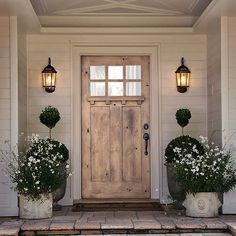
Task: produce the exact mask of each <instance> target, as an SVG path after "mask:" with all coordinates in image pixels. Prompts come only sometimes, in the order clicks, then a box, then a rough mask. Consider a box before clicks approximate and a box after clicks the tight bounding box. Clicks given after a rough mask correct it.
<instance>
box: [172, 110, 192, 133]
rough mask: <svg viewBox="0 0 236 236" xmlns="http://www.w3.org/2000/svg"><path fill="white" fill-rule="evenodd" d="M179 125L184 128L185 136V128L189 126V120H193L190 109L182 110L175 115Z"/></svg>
mask: <svg viewBox="0 0 236 236" xmlns="http://www.w3.org/2000/svg"><path fill="white" fill-rule="evenodd" d="M175 117H176V120H177V123H178V124H179V125H180V126H181V128H182V135H184V127H185V126H186V125H188V123H189V120H190V118H191V112H190V110H189V109H186V108H182V109H179V110H177V112H176V114H175Z"/></svg>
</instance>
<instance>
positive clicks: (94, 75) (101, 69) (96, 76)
mask: <svg viewBox="0 0 236 236" xmlns="http://www.w3.org/2000/svg"><path fill="white" fill-rule="evenodd" d="M90 79H91V80H105V66H90Z"/></svg>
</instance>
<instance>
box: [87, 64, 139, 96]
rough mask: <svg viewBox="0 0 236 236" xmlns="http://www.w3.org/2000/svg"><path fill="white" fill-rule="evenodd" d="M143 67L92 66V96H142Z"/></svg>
mask: <svg viewBox="0 0 236 236" xmlns="http://www.w3.org/2000/svg"><path fill="white" fill-rule="evenodd" d="M141 76H142V74H141V65H108V66H104V65H99V66H97V65H96V66H94V65H92V66H90V96H111V97H112V96H141V95H142V89H141V87H142V86H141Z"/></svg>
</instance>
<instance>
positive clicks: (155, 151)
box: [71, 43, 162, 200]
mask: <svg viewBox="0 0 236 236" xmlns="http://www.w3.org/2000/svg"><path fill="white" fill-rule="evenodd" d="M133 45H134V44H126V45H121V46H117V45H114V46H113V45H111V46H110V45H109V46H106V45H102V46H101V45H99V46H96V45H79V44H78V43H73V44H72V46H71V50H72V51H71V55H72V101H71V104H72V105H71V114H72V116H71V117H72V120H71V124H72V126H71V139H72V142H71V143H72V147H71V164H72V165H71V166H72V171H73V176H72V186H71V187H72V199H73V200H79V199H81V195H82V194H81V186H82V182H81V181H82V178H81V147H82V146H81V140H82V130H81V125H82V123H81V111H82V110H81V109H82V106H81V92H82V91H81V90H82V88H81V79H82V76H81V69H82V68H81V58H82V56H89V55H93V56H94V55H103V56H106V55H107V56H111V55H117V56H120V55H129V56H132V55H136V56H137V55H147V56H149V57H150V136H151V139H150V140H151V141H150V147H151V149H150V154H151V163H150V165H151V174H150V183H151V186H150V187H151V199H160V197H161V191H160V190H161V189H162V174H161V173H162V168H161V166H162V157H161V150H160V141H161V138H160V134H161V132H160V131H161V130H160V112H159V110H160V97H161V96H160V87H161V86H160V69H159V63H160V45H159V44H157V45H155V46H150V47H148V46H142V45H140V46H138V45H135V46H133ZM111 52H112V53H111ZM155 167H156V168H155ZM78 183H80V184H79V186H78Z"/></svg>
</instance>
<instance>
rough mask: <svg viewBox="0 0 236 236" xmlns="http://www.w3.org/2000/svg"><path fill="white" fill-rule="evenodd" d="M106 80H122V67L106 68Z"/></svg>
mask: <svg viewBox="0 0 236 236" xmlns="http://www.w3.org/2000/svg"><path fill="white" fill-rule="evenodd" d="M108 79H109V80H116V79H123V66H108Z"/></svg>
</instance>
